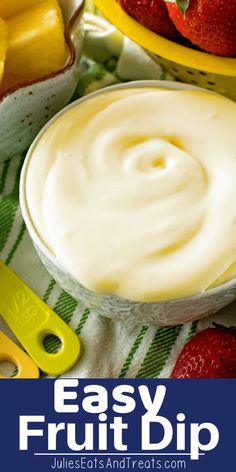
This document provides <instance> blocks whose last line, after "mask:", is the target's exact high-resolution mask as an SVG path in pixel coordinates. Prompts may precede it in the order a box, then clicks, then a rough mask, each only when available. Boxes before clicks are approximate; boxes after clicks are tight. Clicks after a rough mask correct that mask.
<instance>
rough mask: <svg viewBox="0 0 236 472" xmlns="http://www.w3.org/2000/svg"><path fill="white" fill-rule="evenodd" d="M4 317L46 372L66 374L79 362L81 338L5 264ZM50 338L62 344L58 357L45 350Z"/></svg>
mask: <svg viewBox="0 0 236 472" xmlns="http://www.w3.org/2000/svg"><path fill="white" fill-rule="evenodd" d="M0 314H1V315H2V317H3V318H4V320H5V322H6V323H7V324H8V326H9V327H10V328H11V330H12V331H13V333H14V334H15V335H16V337H17V338H18V339H19V341H20V342H21V344H22V345H23V346H24V348H25V350H26V351H27V353H28V354H29V355H30V356H31V357H32V359H33V360H34V361H35V363H36V364H37V365H38V366H39V367H40V369H41V370H43V371H44V372H46V373H48V374H52V375H60V374H63V373H64V372H66V371H67V370H69V369H70V368H71V367H72V366H73V365H74V364H75V363H76V361H77V360H78V358H79V355H80V351H81V349H80V341H79V338H78V336H77V335H76V334H75V333H74V331H73V330H72V329H71V328H70V327H69V326H68V325H67V324H66V323H65V322H64V321H63V320H62V319H61V318H60V317H59V316H58V315H56V313H54V311H53V310H52V309H51V308H49V307H48V306H47V305H46V303H44V302H43V301H42V300H41V299H40V298H39V297H38V296H37V295H36V294H35V293H34V292H33V291H32V290H31V289H30V288H29V287H28V286H27V285H26V284H25V283H24V282H23V281H22V280H21V279H20V278H19V277H18V276H17V275H16V274H15V273H14V272H12V270H11V269H9V268H8V267H6V266H5V265H4V264H3V262H1V261H0ZM48 335H54V336H56V337H58V338H59V339H60V341H61V349H60V350H59V351H58V352H57V353H56V354H51V353H48V352H46V350H45V349H44V346H43V342H44V339H45V338H46V337H47V336H48Z"/></svg>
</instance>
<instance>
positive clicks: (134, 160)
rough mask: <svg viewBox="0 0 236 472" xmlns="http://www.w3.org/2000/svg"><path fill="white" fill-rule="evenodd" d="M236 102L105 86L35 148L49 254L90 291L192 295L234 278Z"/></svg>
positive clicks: (30, 174) (38, 203) (154, 297)
mask: <svg viewBox="0 0 236 472" xmlns="http://www.w3.org/2000/svg"><path fill="white" fill-rule="evenodd" d="M235 124H236V104H235V103H233V102H231V101H229V100H228V99H226V98H224V97H221V96H219V95H215V94H211V93H209V92H204V91H193V90H191V91H187V90H164V89H157V88H154V87H141V86H140V87H138V86H137V88H135V87H134V88H125V87H124V88H122V89H116V90H110V91H106V92H104V93H102V94H99V95H97V96H92V97H90V98H88V99H87V100H85V101H83V102H81V103H78V104H75V106H73V107H72V108H70V109H69V110H67V111H66V112H65V113H63V114H61V115H60V116H59V117H58V118H57V119H56V120H55V121H54V122H53V123H52V124H51V125H50V126H49V127H48V129H47V130H46V131H45V132H44V134H43V135H42V137H41V138H40V139H39V141H38V142H37V144H36V145H35V146H34V148H33V150H32V155H31V159H30V161H29V164H28V169H27V175H26V189H25V192H26V200H27V205H28V209H29V213H30V216H31V219H32V222H33V224H34V226H35V228H36V230H37V232H38V234H39V236H40V238H41V239H42V240H43V241H44V243H45V245H46V246H47V247H48V249H49V250H50V252H51V253H52V254H53V255H54V256H55V257H56V259H57V260H58V262H59V263H60V264H61V265H62V266H63V267H64V268H65V270H66V271H68V272H69V273H71V275H72V276H73V277H74V278H75V279H76V280H78V281H79V282H80V283H81V284H82V285H83V286H85V287H86V288H88V289H90V290H92V291H95V292H102V293H113V294H116V295H119V296H122V297H124V298H126V299H129V300H135V301H146V302H149V301H150V302H151V301H158V300H164V299H165V300H167V299H172V298H179V297H183V296H188V295H192V294H195V293H198V292H201V291H204V290H206V289H207V288H209V287H210V286H212V285H217V284H220V283H222V282H225V281H227V280H229V279H231V278H233V277H234V276H235V275H236V264H235V261H236V126H235Z"/></svg>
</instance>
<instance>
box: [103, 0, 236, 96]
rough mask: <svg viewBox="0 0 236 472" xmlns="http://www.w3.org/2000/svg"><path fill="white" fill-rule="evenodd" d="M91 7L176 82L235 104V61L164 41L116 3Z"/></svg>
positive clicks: (106, 1)
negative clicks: (206, 90) (197, 87)
mask: <svg viewBox="0 0 236 472" xmlns="http://www.w3.org/2000/svg"><path fill="white" fill-rule="evenodd" d="M94 3H95V5H96V6H97V7H98V8H99V10H100V11H101V12H102V13H103V14H104V16H106V17H107V19H108V20H109V21H111V23H113V24H114V25H115V26H116V27H117V28H118V29H119V30H120V31H121V32H122V33H124V34H125V35H126V36H128V37H129V38H130V39H132V40H133V41H135V42H136V43H138V44H139V45H140V46H142V47H143V48H144V49H146V50H147V51H148V53H149V54H151V55H152V57H153V58H154V59H155V60H156V61H157V62H158V63H159V64H161V65H162V66H163V67H164V68H165V69H166V70H167V71H168V72H169V73H171V74H172V75H173V76H174V77H176V79H179V80H182V81H184V82H188V83H190V84H194V85H198V86H199V87H204V88H207V89H209V90H213V91H215V92H218V93H222V94H223V95H226V96H227V97H229V98H231V99H233V100H236V59H234V58H225V57H219V56H214V55H213V54H208V53H206V52H202V51H197V50H195V49H191V48H190V47H186V46H182V45H180V44H178V43H175V42H174V41H170V40H168V39H165V38H163V37H162V36H159V35H158V34H156V33H153V32H152V31H150V30H148V29H147V28H145V27H144V26H142V25H141V24H139V23H138V22H137V21H135V20H134V19H133V18H131V17H130V16H129V15H127V13H125V12H124V11H123V10H122V8H121V7H120V6H119V4H118V2H117V0H94Z"/></svg>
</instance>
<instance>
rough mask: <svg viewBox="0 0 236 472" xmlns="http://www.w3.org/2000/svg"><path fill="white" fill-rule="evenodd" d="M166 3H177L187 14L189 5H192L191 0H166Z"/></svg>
mask: <svg viewBox="0 0 236 472" xmlns="http://www.w3.org/2000/svg"><path fill="white" fill-rule="evenodd" d="M165 2H166V3H176V5H177V7H178V8H179V10H180V11H181V13H183V15H185V13H186V11H187V9H188V7H189V5H190V0H165Z"/></svg>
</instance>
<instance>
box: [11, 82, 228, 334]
mask: <svg viewBox="0 0 236 472" xmlns="http://www.w3.org/2000/svg"><path fill="white" fill-rule="evenodd" d="M137 85H140V86H141V87H150V86H152V87H153V86H154V87H158V88H169V89H180V90H183V89H188V90H196V89H197V87H193V86H191V85H186V84H181V83H177V82H166V81H144V82H143V81H142V82H132V83H128V84H122V85H115V86H112V87H108V88H107V89H104V90H101V91H99V92H95V93H93V94H90V95H88V96H87V97H85V98H82V99H80V100H77V101H76V102H74V103H72V104H71V105H69V106H68V107H66V108H65V109H64V110H62V111H61V112H60V113H59V114H58V115H57V116H56V117H54V118H53V119H52V120H51V121H50V122H49V123H47V125H46V126H45V127H44V128H43V129H42V130H41V132H40V133H39V135H38V137H37V138H36V140H35V141H34V143H33V144H32V146H31V148H30V149H29V151H28V154H27V156H26V160H25V163H24V166H23V170H22V174H21V182H20V203H21V209H22V213H23V217H24V220H25V223H26V226H27V228H28V231H29V234H30V236H31V238H32V241H33V243H34V246H35V248H36V251H37V253H38V255H39V257H40V259H41V260H42V262H43V264H44V265H45V267H46V268H47V270H48V271H49V272H50V273H51V274H52V276H53V277H54V278H55V280H56V281H57V282H58V284H59V285H60V286H61V287H62V288H63V289H65V290H66V291H67V292H68V293H70V294H71V295H72V296H73V297H74V298H75V299H77V300H82V301H83V302H84V303H85V304H86V305H87V306H88V307H92V308H93V309H95V311H96V312H97V313H98V314H101V315H104V316H107V317H110V318H112V319H119V320H129V321H130V322H132V323H139V324H145V325H155V326H163V325H175V324H179V323H185V322H187V321H191V320H196V319H199V318H203V317H206V316H207V315H210V314H213V313H215V312H217V311H218V310H220V309H221V308H223V307H224V306H226V305H228V304H229V303H231V302H232V301H233V300H234V299H235V298H236V278H234V279H232V280H231V281H229V282H227V283H224V284H222V285H219V286H218V287H216V288H213V289H209V290H206V291H204V292H202V293H198V294H196V295H194V296H191V297H185V298H179V299H173V300H168V301H165V300H163V301H159V302H155V303H140V302H133V301H130V300H125V299H123V298H121V297H118V296H116V295H111V294H101V293H95V292H92V291H90V290H88V289H86V288H85V287H83V286H82V285H81V284H80V283H79V282H78V281H77V280H75V279H74V278H73V277H72V276H71V275H70V274H69V273H68V272H67V271H66V270H65V269H64V268H63V267H62V266H61V265H60V264H59V262H58V261H57V260H56V259H55V257H54V256H53V254H51V253H50V252H49V250H48V249H47V247H46V246H45V244H44V242H43V241H42V239H41V238H40V236H39V234H38V233H37V231H36V229H35V227H34V225H33V223H32V220H31V217H30V213H29V211H28V206H27V200H26V192H25V182H26V175H27V169H28V165H29V162H30V159H31V156H32V153H33V151H34V148H35V146H36V145H37V144H38V142H39V140H40V139H41V137H42V136H43V134H44V133H45V131H46V130H47V129H48V128H49V127H50V126H51V124H52V123H53V122H54V121H55V120H57V118H58V117H59V116H61V115H62V114H64V113H66V112H67V110H69V109H71V108H72V107H77V106H79V105H80V103H82V102H84V101H85V100H86V101H87V100H90V99H91V98H93V97H94V96H95V95H98V94H104V93H106V92H108V91H110V90H118V89H121V88H130V89H132V87H137ZM209 93H212V92H209ZM78 264H79V261H78ZM180 270H181V268H180Z"/></svg>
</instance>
